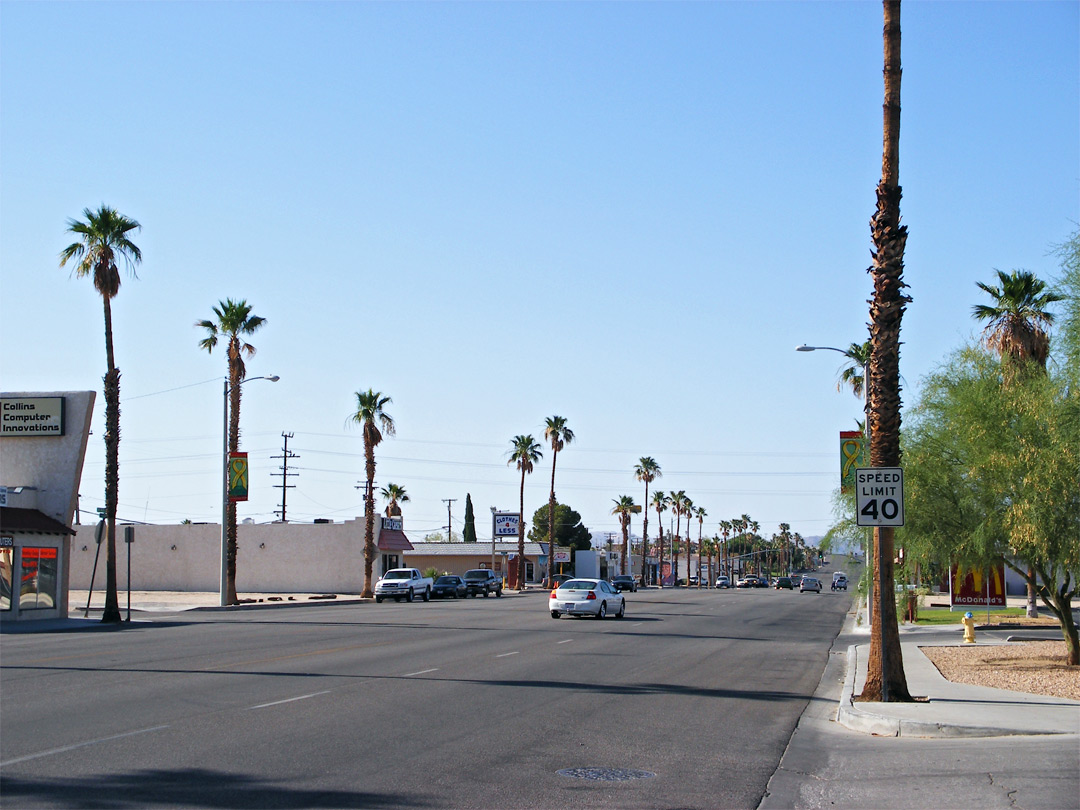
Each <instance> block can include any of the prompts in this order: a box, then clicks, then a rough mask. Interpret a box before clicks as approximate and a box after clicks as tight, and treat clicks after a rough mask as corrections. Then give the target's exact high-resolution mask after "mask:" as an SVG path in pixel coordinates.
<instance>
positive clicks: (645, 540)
mask: <svg viewBox="0 0 1080 810" xmlns="http://www.w3.org/2000/svg"><path fill="white" fill-rule="evenodd" d="M644 503H645V505H644V506H643V507H642V508H641V518H642V524H641V587H642V588H644V587H645V585H646V575H645V572H646V567H645V566H646V565H647V563H648V559H649V482H648V481H646V482H645V501H644Z"/></svg>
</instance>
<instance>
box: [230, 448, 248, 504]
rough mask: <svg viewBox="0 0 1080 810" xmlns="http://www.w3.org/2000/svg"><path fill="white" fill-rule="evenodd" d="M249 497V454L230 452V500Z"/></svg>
mask: <svg viewBox="0 0 1080 810" xmlns="http://www.w3.org/2000/svg"><path fill="white" fill-rule="evenodd" d="M247 499H248V454H247V453H229V500H230V501H246V500H247Z"/></svg>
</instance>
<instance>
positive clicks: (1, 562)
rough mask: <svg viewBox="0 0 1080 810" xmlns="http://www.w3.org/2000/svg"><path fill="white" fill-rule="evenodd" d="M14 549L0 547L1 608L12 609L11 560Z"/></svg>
mask: <svg viewBox="0 0 1080 810" xmlns="http://www.w3.org/2000/svg"><path fill="white" fill-rule="evenodd" d="M12 557H13V549H10V548H0V610H11V582H12V576H11V560H12Z"/></svg>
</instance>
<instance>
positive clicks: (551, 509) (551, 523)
mask: <svg viewBox="0 0 1080 810" xmlns="http://www.w3.org/2000/svg"><path fill="white" fill-rule="evenodd" d="M558 456H559V451H558V450H557V449H555V447H554V446H552V448H551V494H550V495H549V496H548V568H549V569H550V568H552V567H553V566H554V563H552V562H551V560H552V559H554V556H555V460H556V459H557V458H558ZM553 573H554V571H550V570H549V571H548V578H549V579H550V577H551V575H552V574H553Z"/></svg>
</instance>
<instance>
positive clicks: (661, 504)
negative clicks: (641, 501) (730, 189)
mask: <svg viewBox="0 0 1080 810" xmlns="http://www.w3.org/2000/svg"><path fill="white" fill-rule="evenodd" d="M670 503H671V500H670V499H669V498H668V496H667V495H665V494H664V493H663V492H654V493H653V496H652V508H653V509H655V510H656V525H657V526H659V527H660V528H659V530H658V531H657V533H656V537H657V542H658V543H659V544H660V553H659V555H658V557H659V567H658V568H657V571H658V572H659V580H660V582H659V585H660V587H661V588H663V587H664V524H663V523H662V522H661V518H662V517H663V514H664V512H666V511H667V508H668V505H669V504H670Z"/></svg>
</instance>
